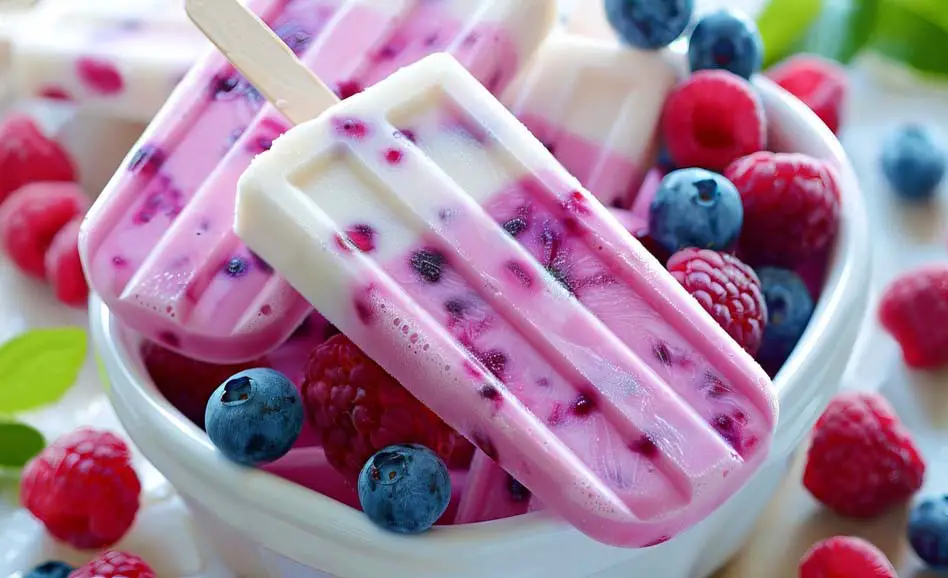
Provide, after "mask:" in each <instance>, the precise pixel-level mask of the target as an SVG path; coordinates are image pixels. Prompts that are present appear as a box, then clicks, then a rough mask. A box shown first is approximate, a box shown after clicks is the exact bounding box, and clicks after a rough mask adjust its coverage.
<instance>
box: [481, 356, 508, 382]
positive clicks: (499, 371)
mask: <svg viewBox="0 0 948 578" xmlns="http://www.w3.org/2000/svg"><path fill="white" fill-rule="evenodd" d="M477 357H478V359H479V360H480V362H481V363H483V364H484V367H486V368H487V370H488V371H490V372H491V373H493V374H494V376H495V377H497V379H500V380H503V379H504V374H505V372H506V371H507V355H506V354H505V353H504V352H503V351H500V350H498V349H491V350H490V351H488V352H487V353H482V354H480V355H478V356H477Z"/></svg>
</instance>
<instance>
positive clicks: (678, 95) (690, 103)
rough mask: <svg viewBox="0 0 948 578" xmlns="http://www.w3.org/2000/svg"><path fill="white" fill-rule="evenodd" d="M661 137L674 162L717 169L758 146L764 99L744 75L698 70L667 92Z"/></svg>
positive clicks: (762, 137) (763, 135)
mask: <svg viewBox="0 0 948 578" xmlns="http://www.w3.org/2000/svg"><path fill="white" fill-rule="evenodd" d="M661 127H662V137H663V139H664V141H665V145H666V146H667V147H668V152H669V153H670V154H671V157H672V160H674V162H675V165H676V166H679V167H701V168H704V169H708V170H712V171H718V172H720V171H722V170H723V169H724V168H725V167H726V166H727V165H728V163H730V162H732V161H734V160H736V159H739V158H740V157H742V156H745V155H749V154H751V153H755V152H757V151H760V150H762V149H763V148H764V142H765V140H766V135H767V127H766V121H765V117H764V105H763V104H762V103H761V101H760V97H759V96H757V93H756V92H755V91H754V88H753V87H752V86H751V85H750V83H748V82H747V81H746V80H744V79H743V78H741V77H740V76H737V75H736V74H733V73H730V72H728V71H726V70H700V71H698V72H695V73H694V74H692V75H691V78H690V79H688V80H686V81H685V82H684V83H682V84H681V85H679V86H678V87H677V88H676V89H675V90H674V91H672V93H671V94H670V95H669V96H668V99H667V100H666V101H665V108H664V110H663V111H662V120H661Z"/></svg>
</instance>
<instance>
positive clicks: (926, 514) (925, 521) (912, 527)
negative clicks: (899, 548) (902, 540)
mask: <svg viewBox="0 0 948 578" xmlns="http://www.w3.org/2000/svg"><path fill="white" fill-rule="evenodd" d="M908 540H909V544H911V545H912V549H913V550H915V553H916V554H917V555H918V557H919V558H921V559H922V560H923V561H924V562H925V564H927V565H928V566H930V567H932V568H937V569H948V495H945V494H942V495H940V496H931V497H928V498H925V499H924V500H921V501H920V502H919V503H918V504H916V505H915V507H913V508H912V512H911V513H910V514H909V520H908Z"/></svg>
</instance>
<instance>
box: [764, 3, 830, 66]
mask: <svg viewBox="0 0 948 578" xmlns="http://www.w3.org/2000/svg"><path fill="white" fill-rule="evenodd" d="M823 4H824V2H823V0H770V2H768V3H767V5H766V6H765V7H764V9H763V10H761V12H760V14H759V15H758V16H757V28H758V29H759V30H760V36H761V38H762V39H763V41H764V66H765V67H767V66H770V65H771V64H774V63H776V62H778V61H780V60H783V58H784V57H785V56H787V55H788V54H789V53H790V51H791V50H792V48H793V46H794V45H796V44H797V43H798V42H799V40H800V38H801V37H802V36H803V35H804V34H806V31H807V30H808V29H809V28H810V26H811V25H812V24H813V22H815V21H816V19H817V18H819V16H820V12H821V10H822V8H823Z"/></svg>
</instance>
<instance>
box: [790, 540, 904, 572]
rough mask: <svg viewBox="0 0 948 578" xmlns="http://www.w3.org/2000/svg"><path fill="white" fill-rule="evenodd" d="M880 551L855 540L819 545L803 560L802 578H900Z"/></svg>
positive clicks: (801, 562)
mask: <svg viewBox="0 0 948 578" xmlns="http://www.w3.org/2000/svg"><path fill="white" fill-rule="evenodd" d="M898 576H899V575H898V574H896V572H895V568H893V567H892V563H891V562H889V559H888V558H886V556H885V554H883V553H882V552H881V551H880V550H879V549H878V548H876V547H875V546H873V545H872V544H870V543H869V542H867V541H865V540H863V539H862V538H856V537H853V536H834V537H833V538H828V539H826V540H822V541H820V542H817V543H816V544H814V545H813V547H811V548H810V549H809V550H808V551H807V552H806V554H804V555H803V558H801V559H800V578H898Z"/></svg>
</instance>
